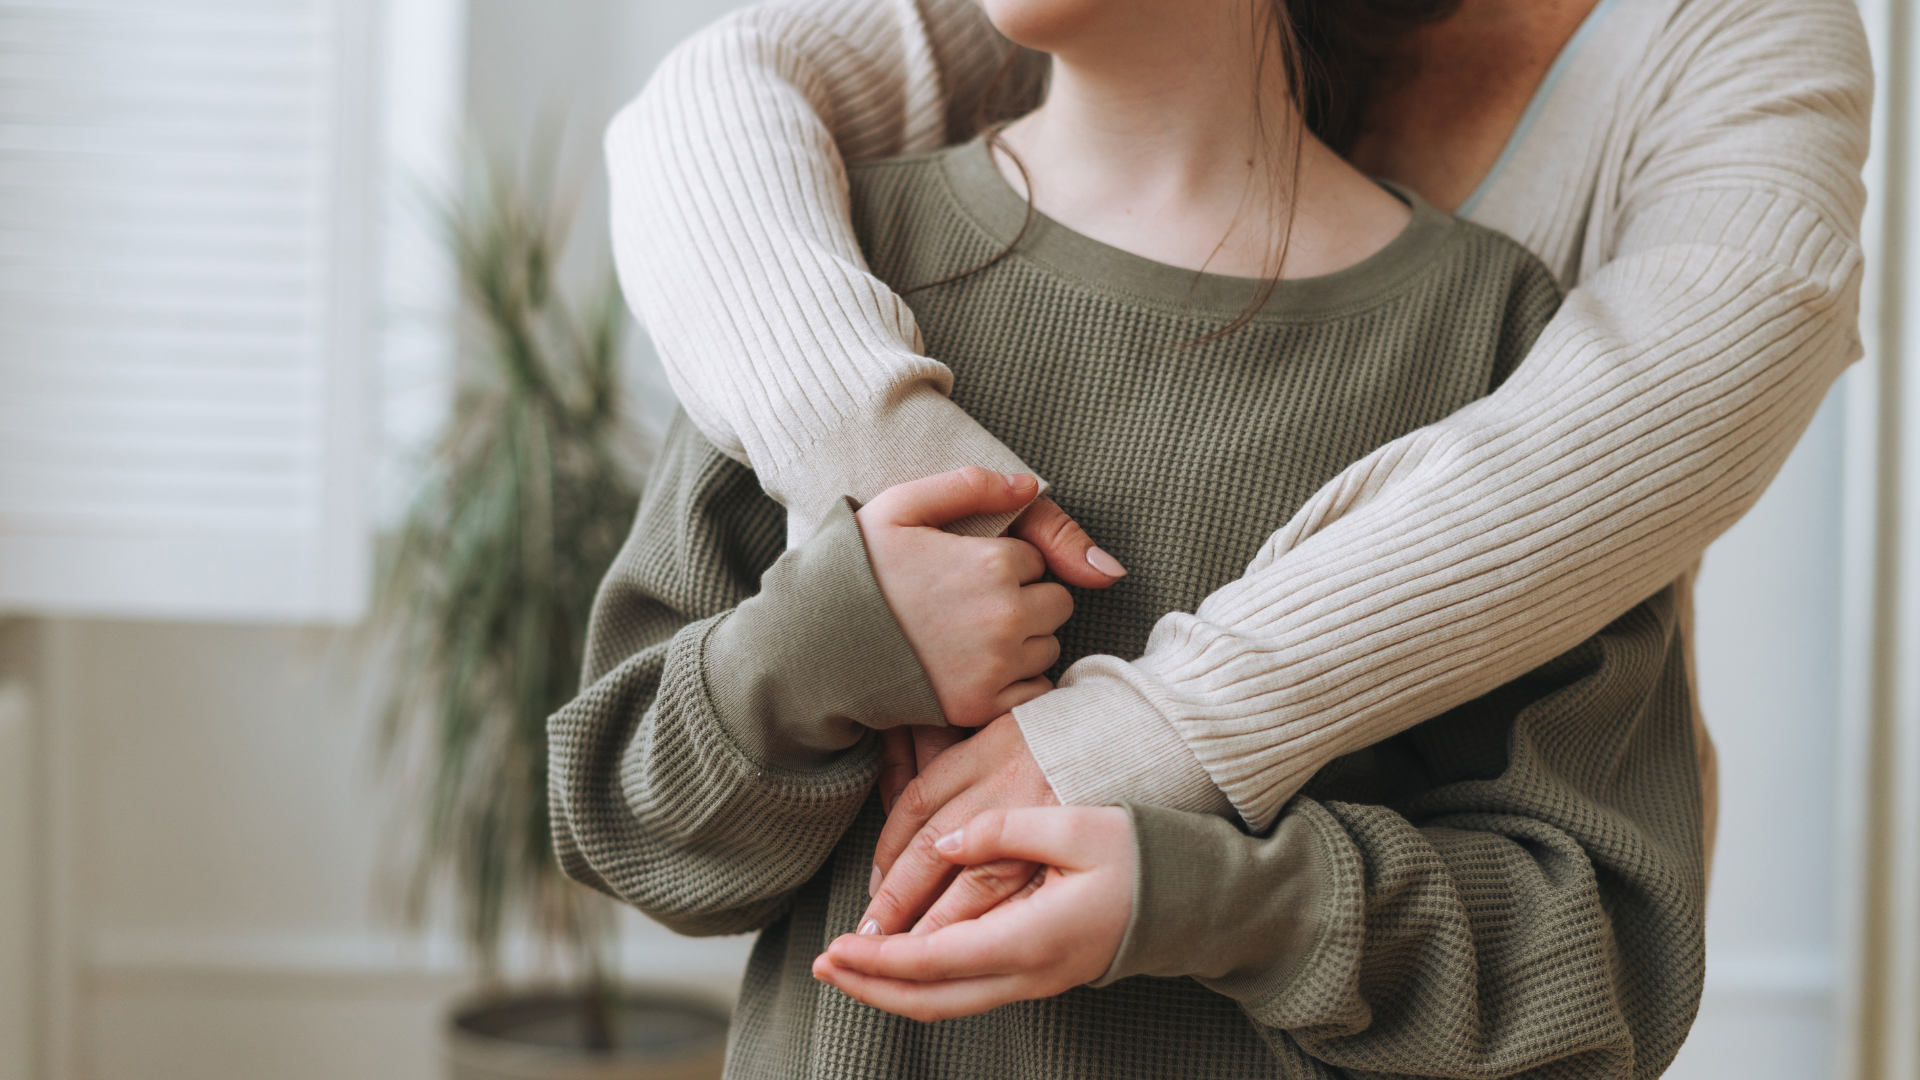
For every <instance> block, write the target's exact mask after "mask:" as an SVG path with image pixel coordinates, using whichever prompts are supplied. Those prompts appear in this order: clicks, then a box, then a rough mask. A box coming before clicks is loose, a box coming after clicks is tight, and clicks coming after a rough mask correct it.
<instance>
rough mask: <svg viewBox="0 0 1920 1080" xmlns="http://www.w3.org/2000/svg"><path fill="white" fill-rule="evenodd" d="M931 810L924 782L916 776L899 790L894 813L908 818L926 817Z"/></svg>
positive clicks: (929, 797) (930, 799)
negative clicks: (898, 798)
mask: <svg viewBox="0 0 1920 1080" xmlns="http://www.w3.org/2000/svg"><path fill="white" fill-rule="evenodd" d="M932 810H933V806H932V797H931V796H930V795H928V793H927V784H926V781H925V780H924V779H922V778H921V777H918V776H916V777H914V778H913V779H912V780H909V781H907V784H906V786H905V787H903V788H901V789H900V800H899V801H898V802H896V803H894V812H895V813H897V814H905V815H907V817H909V818H916V819H917V818H924V817H927V816H928V815H929V814H930V813H931V812H932Z"/></svg>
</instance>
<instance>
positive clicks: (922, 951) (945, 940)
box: [823, 905, 1062, 982]
mask: <svg viewBox="0 0 1920 1080" xmlns="http://www.w3.org/2000/svg"><path fill="white" fill-rule="evenodd" d="M1027 906H1028V907H1029V908H1031V907H1032V905H1027ZM993 914H994V915H995V916H996V917H995V918H991V919H972V920H969V921H967V922H962V923H955V924H954V925H952V926H945V927H942V928H940V929H939V930H935V931H933V932H932V933H927V934H888V935H879V934H842V935H840V936H839V937H837V938H835V939H833V941H831V942H829V943H828V945H827V951H826V952H825V953H824V954H823V955H825V956H826V957H827V958H828V959H829V960H831V961H832V962H833V964H834V966H836V967H840V968H846V969H848V970H850V971H858V972H860V973H861V974H863V975H875V976H878V977H880V978H883V979H912V980H914V981H915V982H940V981H943V980H947V979H973V978H979V977H980V976H983V975H1014V974H1018V973H1020V972H1023V971H1036V970H1041V969H1044V968H1046V967H1049V966H1051V965H1053V964H1055V963H1056V962H1057V961H1058V960H1059V959H1060V955H1059V954H1061V953H1062V949H1061V948H1060V947H1059V943H1058V942H1057V941H1055V940H1053V939H1055V938H1057V937H1058V936H1059V935H1058V934H1056V933H1053V932H1052V931H1053V930H1055V929H1056V928H1055V927H1054V926H1053V925H1052V920H1049V919H1048V918H1047V917H1045V916H1044V915H1041V914H1036V913H1034V912H1032V911H1028V912H1024V913H1023V912H1014V913H1012V915H1011V917H1008V916H1007V915H1005V914H1003V913H1001V912H994V913H993Z"/></svg>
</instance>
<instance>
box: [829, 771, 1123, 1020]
mask: <svg viewBox="0 0 1920 1080" xmlns="http://www.w3.org/2000/svg"><path fill="white" fill-rule="evenodd" d="M971 741H974V740H969V742H971ZM944 756H946V755H943V757H944ZM936 850H938V851H939V853H940V855H941V856H942V857H943V858H945V859H947V860H949V861H950V864H951V865H964V866H976V865H984V864H987V863H992V862H1003V861H1022V862H1034V863H1039V864H1042V865H1044V866H1046V867H1047V871H1046V875H1045V877H1044V879H1043V880H1042V882H1041V883H1040V885H1039V887H1038V888H1036V889H1034V890H1033V891H1032V893H1031V895H1026V896H1022V897H1018V898H1016V899H1014V900H1012V901H1010V902H1008V903H1005V904H1001V905H1000V906H999V907H996V908H994V909H993V910H992V911H989V912H987V913H986V914H985V915H983V916H981V917H980V918H978V919H972V920H967V921H964V922H959V923H955V924H952V925H949V926H946V927H944V928H942V929H939V930H935V931H933V932H931V933H925V934H899V935H894V936H891V937H883V936H875V935H863V934H844V935H842V936H840V937H839V938H836V939H834V941H833V943H832V944H831V945H829V946H828V947H827V951H826V952H824V953H822V954H821V955H820V956H819V957H817V958H815V960H814V962H813V975H814V978H816V979H819V980H821V981H822V982H826V983H830V984H832V985H833V986H836V987H839V988H840V989H841V990H842V991H845V992H846V993H847V994H848V995H849V996H850V997H853V998H854V999H856V1000H858V1001H863V1002H865V1003H866V1004H868V1005H872V1006H874V1007H875V1008H878V1009H885V1010H886V1011H888V1012H891V1013H897V1014H898V1015H901V1016H906V1017H911V1018H912V1019H915V1020H922V1021H933V1020H945V1019H948V1018H950V1017H955V1016H971V1015H973V1014H974V1013H979V1012H985V1011H986V1010H988V1009H992V1008H996V1007H998V1006H1001V1005H1005V1004H1007V1003H1009V1002H1013V1001H1025V1000H1028V999H1031V998H1043V997H1052V996H1053V995H1055V994H1058V993H1061V992H1063V991H1065V990H1069V989H1071V988H1073V987H1075V986H1079V985H1081V984H1083V983H1088V982H1092V981H1093V980H1095V979H1098V978H1099V977H1100V976H1102V975H1104V974H1105V973H1106V971H1107V969H1108V968H1109V967H1111V966H1112V964H1113V958H1114V956H1115V954H1117V953H1118V952H1119V950H1120V942H1121V939H1122V938H1123V937H1124V936H1125V935H1126V930H1127V922H1128V920H1129V919H1130V918H1132V915H1133V862H1134V848H1133V829H1132V825H1131V823H1130V822H1129V821H1128V819H1127V812H1126V811H1125V810H1121V809H1119V808H1118V807H1111V806H1100V807H1095V806H1063V807H1048V808H1039V809H1021V810H990V811H988V812H986V813H984V814H981V815H979V816H978V817H975V818H974V819H973V820H971V821H969V822H967V823H966V824H965V825H964V826H963V827H962V828H961V829H958V830H955V831H954V832H952V833H949V834H947V835H945V836H943V837H941V838H940V841H939V846H938V848H937V849H936Z"/></svg>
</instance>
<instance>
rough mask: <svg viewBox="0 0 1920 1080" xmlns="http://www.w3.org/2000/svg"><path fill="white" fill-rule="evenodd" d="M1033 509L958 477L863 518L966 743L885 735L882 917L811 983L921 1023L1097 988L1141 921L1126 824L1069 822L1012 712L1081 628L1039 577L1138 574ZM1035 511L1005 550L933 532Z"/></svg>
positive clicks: (898, 611)
mask: <svg viewBox="0 0 1920 1080" xmlns="http://www.w3.org/2000/svg"><path fill="white" fill-rule="evenodd" d="M1037 491H1038V486H1037V481H1035V479H1034V478H1033V477H1031V476H1025V475H1019V474H1012V475H1002V474H999V473H992V472H988V471H987V470H984V469H963V470H960V471H958V472H954V473H946V474H942V475H940V476H934V477H928V478H927V479H925V480H920V481H916V482H914V483H911V484H902V485H900V486H898V487H895V488H892V489H889V490H888V491H886V492H883V493H882V494H881V495H880V496H878V497H877V498H875V499H874V500H873V501H872V502H870V503H868V504H867V505H866V506H865V507H863V508H862V509H861V510H860V512H859V519H860V526H861V532H862V535H863V537H864V539H865V541H866V544H867V552H868V557H869V559H870V560H871V562H872V565H873V571H874V578H875V580H876V581H877V582H878V583H879V585H880V590H881V593H882V594H883V595H884V596H885V598H886V600H887V604H888V606H889V607H890V608H891V609H892V611H893V614H894V617H895V619H896V621H898V622H899V624H900V628H901V630H902V632H903V633H904V634H905V636H906V638H907V641H908V643H909V644H910V645H911V646H912V647H913V650H914V653H915V655H916V656H917V657H918V659H919V660H920V662H921V666H922V667H923V668H924V669H925V671H926V673H927V678H928V681H929V683H930V684H931V685H932V687H933V691H934V695H935V697H936V698H937V699H938V700H939V702H940V706H941V709H942V711H943V712H944V713H945V715H946V717H947V719H948V722H949V723H950V724H952V725H954V726H952V727H948V728H911V729H895V730H893V731H889V732H886V733H884V734H883V767H882V772H881V778H880V782H879V786H880V792H881V797H882V801H883V805H885V806H886V807H887V809H888V820H887V825H886V827H885V829H884V830H883V832H882V834H881V837H880V841H879V844H878V845H877V847H876V850H875V852H874V870H873V882H872V885H871V887H870V889H871V891H872V893H873V900H872V903H871V904H870V905H869V907H868V910H867V912H866V913H865V914H864V915H862V917H861V920H860V924H859V925H860V930H861V932H860V933H859V934H857V935H845V936H843V937H842V938H841V939H839V940H837V941H835V942H834V943H833V945H832V946H831V947H830V948H829V949H828V951H827V952H826V953H825V954H823V955H822V956H821V957H819V958H818V959H817V960H816V961H815V964H814V974H815V976H816V977H818V978H820V979H822V980H823V981H825V982H828V983H831V984H833V985H834V986H837V987H839V988H840V989H841V990H843V991H845V992H846V993H848V994H849V995H851V996H853V997H854V998H856V999H858V1000H861V1001H864V1002H867V1003H868V1004H871V1005H874V1006H877V1007H879V1008H883V1009H887V1010H889V1011H891V1012H896V1013H900V1014H902V1015H905V1016H910V1017H914V1018H916V1019H921V1020H932V1019H939V1018H942V1017H948V1016H961V1015H967V1014H970V1013H975V1012H980V1011H983V1010H985V1009H990V1008H993V1007H995V1006H997V1005H1001V1004H1004V1003H1006V1002H1009V1001H1016V1000H1022V999H1025V998H1033V997H1044V996H1049V995H1052V994H1057V993H1060V992H1061V991H1063V990H1066V989H1068V988H1070V987H1072V986H1076V985H1079V984H1081V983H1084V982H1088V981H1090V980H1092V979H1095V978H1098V977H1099V976H1100V975H1101V973H1103V972H1104V971H1105V970H1106V968H1107V967H1108V965H1109V964H1110V963H1111V962H1112V959H1113V956H1114V954H1115V952H1116V951H1117V949H1118V948H1119V943H1120V939H1121V936H1122V935H1123V934H1124V933H1125V930H1126V923H1127V919H1128V917H1129V914H1130V912H1131V908H1132V879H1133V870H1132V863H1133V844H1132V834H1131V828H1130V826H1129V824H1128V821H1127V816H1126V814H1125V812H1124V811H1121V810H1117V809H1113V808H1086V807H1060V806H1059V805H1058V799H1056V798H1055V796H1054V793H1053V789H1052V787H1051V786H1050V785H1049V784H1048V783H1047V779H1046V776H1045V775H1044V774H1043V773H1042V772H1041V770H1040V767H1039V765H1038V764H1037V763H1036V762H1035V761H1034V759H1033V755H1032V754H1031V753H1030V752H1029V751H1028V749H1027V744H1026V740H1025V739H1024V738H1023V737H1022V735H1021V733H1020V729H1019V725H1018V723H1017V722H1016V721H1015V719H1014V717H1013V715H1012V713H1011V712H1010V711H1009V710H1011V709H1012V708H1013V707H1014V706H1016V705H1019V704H1022V703H1024V702H1026V701H1031V700H1032V699H1033V698H1035V697H1038V696H1040V695H1041V694H1044V693H1046V692H1047V691H1048V690H1050V689H1051V688H1052V684H1051V683H1050V682H1048V680H1047V679H1046V678H1045V675H1044V672H1045V671H1046V669H1047V668H1049V667H1051V666H1052V665H1053V663H1054V661H1055V660H1057V659H1058V658H1059V655H1060V645H1059V641H1058V640H1057V639H1056V638H1055V637H1054V632H1055V631H1056V630H1058V629H1059V627H1060V626H1061V625H1062V624H1063V623H1065V622H1066V620H1067V618H1068V617H1069V616H1070V615H1071V614H1072V612H1073V600H1072V597H1071V595H1070V594H1069V593H1068V592H1067V590H1066V589H1065V588H1064V587H1062V586H1061V585H1059V584H1056V583H1053V582H1047V581H1043V580H1042V577H1043V575H1044V573H1045V572H1046V571H1047V570H1049V569H1051V570H1052V571H1053V573H1054V575H1055V577H1057V578H1059V579H1060V580H1062V581H1066V582H1069V583H1071V584H1074V585H1078V586H1081V587H1086V588H1104V587H1106V586H1108V585H1111V584H1112V583H1113V582H1114V581H1117V580H1118V579H1119V578H1120V577H1121V576H1122V575H1124V574H1125V572H1126V571H1125V570H1124V569H1123V568H1122V567H1121V566H1120V564H1119V563H1118V562H1117V561H1116V560H1114V559H1113V558H1112V557H1111V556H1109V555H1107V554H1106V553H1104V552H1102V551H1100V550H1099V549H1098V548H1096V547H1094V545H1093V542H1092V541H1091V540H1090V539H1088V538H1087V536H1086V533H1085V532H1084V531H1083V530H1081V528H1080V527H1079V525H1077V524H1076V523H1075V522H1074V521H1073V520H1072V519H1071V518H1069V517H1068V516H1067V515H1066V514H1065V513H1064V512H1063V511H1061V510H1060V508H1059V507H1058V506H1055V505H1054V504H1053V503H1052V501H1051V500H1047V499H1040V500H1038V501H1033V500H1034V496H1035V495H1036V494H1037ZM1030 501H1032V502H1033V505H1032V506H1031V507H1029V508H1028V509H1027V511H1026V512H1025V513H1024V514H1023V515H1022V516H1021V517H1020V519H1019V520H1018V522H1016V524H1015V527H1014V529H1013V535H1012V536H1010V537H1001V538H976V537H963V536H955V535H952V534H949V533H946V532H944V531H942V530H941V526H943V525H946V524H948V523H949V522H952V521H955V520H958V519H960V518H962V517H966V516H969V515H973V514H992V513H1007V512H1010V511H1013V510H1017V509H1020V508H1021V507H1022V506H1025V505H1027V503H1029V502H1030ZM989 721H990V722H989ZM982 724H984V725H985V726H984V727H983V728H981V730H980V731H979V732H978V733H977V734H975V735H974V736H973V737H972V738H965V737H964V732H965V729H966V728H969V727H974V726H976V725H982ZM909 930H910V931H911V933H907V931H909Z"/></svg>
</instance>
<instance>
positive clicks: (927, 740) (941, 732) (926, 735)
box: [887, 726, 968, 812]
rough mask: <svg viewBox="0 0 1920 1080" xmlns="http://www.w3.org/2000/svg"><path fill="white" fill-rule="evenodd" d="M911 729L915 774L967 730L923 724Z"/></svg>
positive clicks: (925, 768) (889, 807)
mask: <svg viewBox="0 0 1920 1080" xmlns="http://www.w3.org/2000/svg"><path fill="white" fill-rule="evenodd" d="M911 730H912V732H913V764H914V766H915V768H914V772H915V774H916V775H917V774H919V773H923V772H926V771H927V766H929V765H931V764H933V759H934V758H937V757H939V756H940V755H941V754H942V753H943V752H945V751H946V750H947V749H949V748H951V747H952V746H953V744H955V743H957V742H960V741H961V740H963V739H965V738H966V737H967V731H968V729H966V728H962V727H925V726H919V727H914V728H912V729H911ZM887 810H888V811H889V812H891V811H892V810H893V806H892V805H891V804H889V805H888V806H887Z"/></svg>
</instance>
